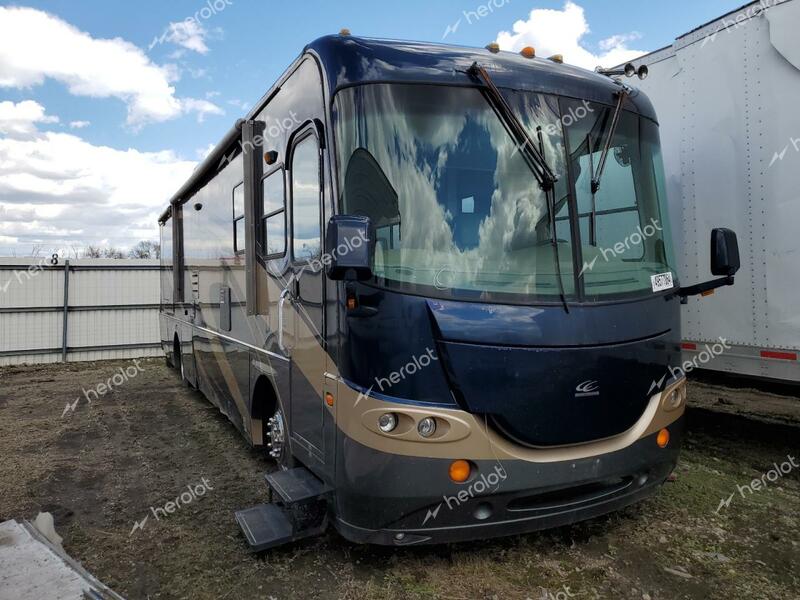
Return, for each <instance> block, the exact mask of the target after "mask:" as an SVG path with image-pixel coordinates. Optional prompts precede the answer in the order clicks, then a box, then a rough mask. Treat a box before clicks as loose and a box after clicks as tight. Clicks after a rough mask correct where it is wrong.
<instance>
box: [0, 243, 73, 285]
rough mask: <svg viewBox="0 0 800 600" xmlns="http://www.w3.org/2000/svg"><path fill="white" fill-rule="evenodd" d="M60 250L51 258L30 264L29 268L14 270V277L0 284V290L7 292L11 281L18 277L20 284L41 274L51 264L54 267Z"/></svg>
mask: <svg viewBox="0 0 800 600" xmlns="http://www.w3.org/2000/svg"><path fill="white" fill-rule="evenodd" d="M59 254H60V251H59V252H56V253H54V254H53V255H52V256H51V257H50V258H40V259H39V260H38V261H36V263H34V264H32V265H30V266H29V267H28V268H27V269H23V270H19V269H15V270H14V271H12V273H13V275H14V276H13V277H12V278H10V279H9V280H8V281H6V282H5V283H4V284H2V285H0V291H3V292H6V291H8V287H9V286H10V285H11V283H12V282H13V281H14V280H15V279H16V281H17V283H19V284H20V285H22V284H24V283H26V282H28V281H30V280H31V279H33V278H34V277H36V276H37V275H39V274H40V273H41V272H42V271H44V270H45V268H46V267H47V266H48V265H49V266H51V267H54V266H56V265H57V264H58V257H59Z"/></svg>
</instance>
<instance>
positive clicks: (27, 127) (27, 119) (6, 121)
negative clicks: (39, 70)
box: [0, 100, 58, 139]
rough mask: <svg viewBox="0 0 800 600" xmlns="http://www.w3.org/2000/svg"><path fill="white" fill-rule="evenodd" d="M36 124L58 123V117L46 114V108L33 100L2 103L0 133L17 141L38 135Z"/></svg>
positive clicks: (0, 103)
mask: <svg viewBox="0 0 800 600" xmlns="http://www.w3.org/2000/svg"><path fill="white" fill-rule="evenodd" d="M36 123H58V117H54V116H50V115H46V114H45V110H44V106H42V105H41V104H39V103H38V102H35V101H33V100H23V101H22V102H18V103H14V102H11V101H10V100H5V101H3V102H0V133H2V134H4V135H6V136H8V137H10V138H17V139H24V138H29V137H31V136H32V135H34V134H35V133H36Z"/></svg>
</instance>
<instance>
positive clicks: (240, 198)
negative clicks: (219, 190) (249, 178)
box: [233, 183, 245, 254]
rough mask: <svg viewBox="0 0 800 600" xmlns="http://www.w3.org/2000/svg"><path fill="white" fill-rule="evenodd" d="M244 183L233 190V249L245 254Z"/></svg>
mask: <svg viewBox="0 0 800 600" xmlns="http://www.w3.org/2000/svg"><path fill="white" fill-rule="evenodd" d="M244 236H245V232H244V183H240V184H239V185H237V186H236V187H235V188H233V249H234V251H235V252H236V253H237V254H239V253H241V252H244Z"/></svg>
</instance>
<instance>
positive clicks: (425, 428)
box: [417, 417, 436, 438]
mask: <svg viewBox="0 0 800 600" xmlns="http://www.w3.org/2000/svg"><path fill="white" fill-rule="evenodd" d="M417 431H418V432H419V434H420V435H421V436H422V437H424V438H429V437H431V436H432V435H433V434H434V433H436V419H434V418H433V417H425V418H424V419H422V420H421V421H420V422H419V424H418V425H417Z"/></svg>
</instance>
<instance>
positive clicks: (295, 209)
mask: <svg viewBox="0 0 800 600" xmlns="http://www.w3.org/2000/svg"><path fill="white" fill-rule="evenodd" d="M291 174H292V254H293V255H294V259H295V260H310V259H312V258H314V257H316V256H319V254H320V246H321V240H322V235H321V228H320V227H321V226H320V216H321V215H320V201H319V196H320V186H319V143H318V142H317V138H316V137H315V136H313V135H310V136H308V137H307V138H305V139H304V140H302V141H301V142H300V143H299V144H297V146H296V147H295V149H294V153H293V154H292V166H291Z"/></svg>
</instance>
